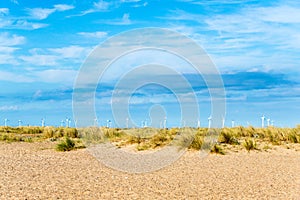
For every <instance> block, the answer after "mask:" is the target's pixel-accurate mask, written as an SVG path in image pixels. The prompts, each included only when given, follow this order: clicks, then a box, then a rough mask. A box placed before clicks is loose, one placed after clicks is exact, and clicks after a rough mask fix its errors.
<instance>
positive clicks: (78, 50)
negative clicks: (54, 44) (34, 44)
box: [48, 46, 91, 60]
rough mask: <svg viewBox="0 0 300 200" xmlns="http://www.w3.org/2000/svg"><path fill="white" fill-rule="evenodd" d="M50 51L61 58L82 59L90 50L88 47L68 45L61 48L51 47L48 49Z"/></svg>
mask: <svg viewBox="0 0 300 200" xmlns="http://www.w3.org/2000/svg"><path fill="white" fill-rule="evenodd" d="M48 51H49V52H50V53H54V54H56V55H57V56H60V58H61V59H64V58H73V59H80V60H81V59H83V58H84V57H86V55H87V54H88V53H89V52H90V51H91V49H90V48H86V47H80V46H68V47H62V48H51V49H48Z"/></svg>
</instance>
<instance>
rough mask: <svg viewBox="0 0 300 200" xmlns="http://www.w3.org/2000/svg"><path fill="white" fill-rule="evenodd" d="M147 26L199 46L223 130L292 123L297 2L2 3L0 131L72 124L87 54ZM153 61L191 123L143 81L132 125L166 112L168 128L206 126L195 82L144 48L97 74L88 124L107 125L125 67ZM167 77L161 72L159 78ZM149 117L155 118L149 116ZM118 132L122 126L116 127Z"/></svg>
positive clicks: (297, 94) (298, 49)
mask: <svg viewBox="0 0 300 200" xmlns="http://www.w3.org/2000/svg"><path fill="white" fill-rule="evenodd" d="M147 27H155V28H162V29H167V30H172V31H176V32H178V33H180V34H183V35H185V36H187V37H188V38H190V39H192V40H193V41H194V42H195V43H197V44H198V45H199V46H201V47H202V48H203V49H204V51H205V52H206V53H207V55H208V56H209V58H210V59H211V60H212V62H213V63H214V65H215V66H216V68H217V70H218V71H219V73H220V76H221V78H222V80H223V84H224V89H225V92H226V116H225V119H226V121H225V125H226V126H231V124H232V120H234V122H235V125H243V126H248V125H252V126H261V116H262V115H265V117H266V119H268V118H270V119H271V121H273V123H274V125H275V126H280V127H294V126H296V125H297V124H300V117H299V114H300V78H299V77H300V66H299V62H300V59H299V55H300V32H299V30H300V3H297V2H296V1H289V0H282V1H278V0H277V1H276V0H275V1H268V0H267V1H259V0H210V1H208V0H202V1H200V0H151V1H150V0H148V1H146V0H113V1H102V0H100V1H98V0H95V1H90V0H87V1H76V0H66V1H58V0H51V1H34V0H22V1H21V0H2V1H1V2H0V125H4V123H5V122H4V121H5V119H7V124H8V125H11V126H17V125H18V120H22V125H41V120H42V119H45V123H46V125H54V126H60V125H65V123H66V118H69V119H71V126H74V125H75V123H74V121H76V116H74V115H73V108H72V97H73V89H74V84H75V82H76V80H77V77H78V74H79V72H80V69H81V68H82V67H83V66H84V63H85V62H86V60H87V59H88V58H89V55H91V54H92V52H93V51H94V50H95V49H97V47H98V46H99V45H100V46H101V44H103V43H105V41H107V40H108V39H110V38H114V37H115V36H116V35H118V34H120V33H123V32H124V31H130V30H135V29H142V28H147ZM128 40H129V41H130V40H131V38H128ZM183 48H184V47H183ZM100 56H101V55H100ZM141 58H143V59H142V60H143V61H141ZM153 60H156V61H160V62H162V63H160V64H165V65H170V66H169V67H171V68H172V67H173V68H174V70H175V71H177V72H178V73H179V74H180V76H181V77H184V78H185V79H184V80H187V81H188V82H189V83H190V85H191V87H192V89H193V91H194V92H195V95H196V97H197V100H198V103H199V112H200V116H199V117H198V118H197V119H196V117H194V116H193V117H192V115H191V117H190V118H189V119H188V117H187V118H184V119H182V114H181V113H180V104H181V103H182V104H189V102H188V101H187V102H180V101H179V100H178V96H177V95H178V94H174V91H172V90H170V89H168V88H166V87H163V86H161V85H157V84H156V85H155V84H152V85H151V84H148V85H145V86H143V87H139V88H136V90H135V91H133V92H132V94H131V98H130V101H129V105H128V109H129V111H130V116H131V119H130V120H132V122H133V123H132V124H134V125H135V126H142V124H145V123H147V125H151V122H152V125H154V124H155V123H157V124H156V125H155V126H161V123H162V121H163V119H164V117H162V116H164V115H166V116H167V120H168V121H167V126H170V127H171V126H182V125H183V124H185V125H189V126H196V124H197V121H198V120H200V121H201V125H202V126H208V117H209V116H210V115H211V103H210V93H209V90H208V88H209V87H208V86H207V85H205V81H204V80H203V77H201V76H199V74H197V73H196V72H195V71H194V70H192V69H191V66H189V65H188V64H187V63H184V61H182V60H180V59H178V57H177V58H176V57H174V56H173V57H172V55H167V54H166V55H165V54H164V53H159V52H151V51H150V52H149V51H148V52H147V51H140V52H136V53H134V52H133V53H131V54H128V55H126V56H123V57H122V58H119V59H118V60H117V61H116V62H115V64H113V66H112V67H111V68H110V70H111V71H109V70H108V71H107V72H106V74H104V75H103V80H102V82H101V80H100V81H99V83H98V84H97V88H96V89H95V98H96V100H95V102H94V103H95V105H94V106H95V108H96V112H97V114H96V115H97V122H96V123H97V124H99V125H101V126H102V125H106V123H107V120H108V119H109V120H111V121H112V125H113V126H117V124H116V121H115V120H114V117H115V116H114V115H113V113H112V108H111V105H112V95H113V94H114V86H115V85H116V84H117V83H118V81H120V79H122V73H123V72H124V73H125V72H126V70H125V71H124V69H125V68H126V66H127V67H128V68H130V67H132V69H135V68H134V65H141V64H146V63H147V62H149V63H153V62H152V61H153ZM163 60H167V61H168V62H165V63H163ZM128 63H130V64H128ZM126 69H127V68H126ZM149 69H152V68H151V67H149V68H148V70H147V69H146V68H145V70H144V71H143V72H144V73H141V72H138V71H136V73H140V74H138V75H139V78H140V79H147V78H149V77H151V76H150V75H149V74H151V73H154V72H153V71H151V70H149ZM127 70H128V69H127ZM154 74H155V73H154ZM173 75H174V74H173ZM170 77H172V74H168V73H167V71H166V74H164V76H161V79H160V80H169V79H168V78H170ZM132 79H134V78H132ZM132 79H128V80H132ZM170 80H171V82H172V83H175V82H176V81H175V82H173V81H174V80H175V79H172V78H171V79H170ZM176 80H177V79H176ZM129 82H130V81H128V84H129V85H130V84H134V81H132V82H130V83H129ZM174 85H176V84H174ZM131 86H132V87H133V86H134V85H131ZM174 87H175V86H174ZM177 89H178V88H177ZM185 89H186V88H185ZM177 92H179V93H180V94H179V96H180V95H184V94H185V93H187V91H185V90H184V89H182V90H181V91H179V90H178V91H177ZM120 99H121V97H120V98H119V99H117V100H120ZM115 100H116V99H115ZM183 101H185V100H183ZM151 112H152V113H155V112H156V114H155V116H156V115H157V116H160V117H161V119H160V120H157V119H154V118H152V119H151V116H150V115H151ZM124 120H125V119H124ZM155 120H156V122H155ZM90 123H94V122H90ZM265 123H267V121H266V122H265ZM118 126H125V121H123V122H121V124H118ZM132 126H133V125H132Z"/></svg>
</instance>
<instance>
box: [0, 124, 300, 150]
mask: <svg viewBox="0 0 300 200" xmlns="http://www.w3.org/2000/svg"><path fill="white" fill-rule="evenodd" d="M45 140H50V141H54V143H55V144H57V143H58V142H59V143H58V144H57V146H56V149H57V150H62V151H68V150H72V149H77V148H83V147H85V146H88V145H94V144H99V143H105V142H111V143H113V144H114V145H115V146H117V147H120V148H122V147H125V146H131V147H133V148H135V149H136V150H138V151H143V150H148V149H156V148H161V147H164V146H166V145H170V144H172V145H176V146H178V148H179V149H184V148H188V149H191V150H201V149H203V150H210V151H211V152H212V153H218V154H225V153H226V151H231V150H232V151H240V150H241V149H245V150H247V151H248V152H249V151H251V150H269V149H272V148H273V147H274V146H277V145H283V146H288V147H289V148H293V147H294V146H295V145H296V146H297V145H299V144H300V126H297V127H296V128H275V127H268V128H254V127H235V128H223V129H210V130H209V129H207V128H183V129H181V128H171V129H157V128H139V129H134V128H133V129H120V128H106V127H87V128H80V129H75V128H63V127H17V128H13V127H0V141H5V142H40V141H45ZM55 141H57V142H55Z"/></svg>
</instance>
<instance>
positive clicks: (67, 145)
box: [56, 137, 75, 151]
mask: <svg viewBox="0 0 300 200" xmlns="http://www.w3.org/2000/svg"><path fill="white" fill-rule="evenodd" d="M73 149H75V142H74V141H73V140H71V139H70V138H69V137H66V139H65V140H62V141H61V142H60V143H58V144H57V145H56V150H57V151H71V150H73Z"/></svg>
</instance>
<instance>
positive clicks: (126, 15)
mask: <svg viewBox="0 0 300 200" xmlns="http://www.w3.org/2000/svg"><path fill="white" fill-rule="evenodd" d="M99 22H100V23H104V24H109V25H130V24H133V22H132V21H131V20H130V14H129V13H124V14H123V16H122V19H115V20H113V19H112V20H105V21H103V20H101V21H99Z"/></svg>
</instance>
